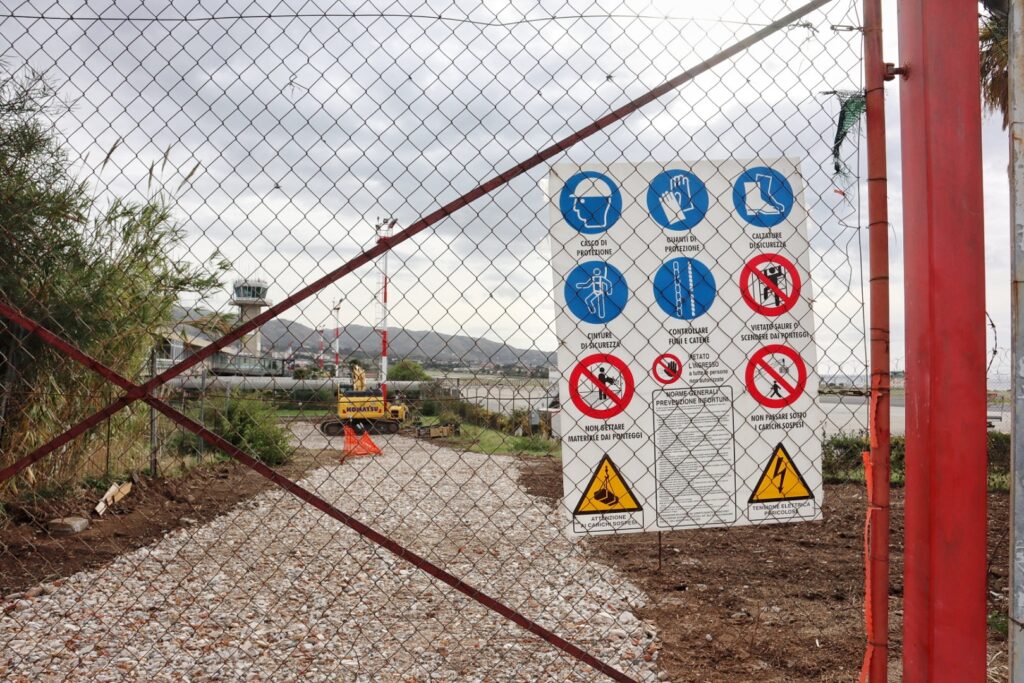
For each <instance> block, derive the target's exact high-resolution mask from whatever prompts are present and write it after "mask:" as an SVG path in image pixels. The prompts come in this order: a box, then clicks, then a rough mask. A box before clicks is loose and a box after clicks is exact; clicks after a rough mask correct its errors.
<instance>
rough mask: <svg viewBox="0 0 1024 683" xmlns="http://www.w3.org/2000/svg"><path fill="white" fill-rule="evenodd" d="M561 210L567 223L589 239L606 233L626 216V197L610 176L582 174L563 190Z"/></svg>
mask: <svg viewBox="0 0 1024 683" xmlns="http://www.w3.org/2000/svg"><path fill="white" fill-rule="evenodd" d="M559 208H560V209H561V211H562V216H563V217H564V218H565V221H566V222H567V223H568V224H569V225H570V226H571V227H572V228H574V229H576V230H578V231H580V232H582V233H584V234H588V235H593V234H596V233H599V232H604V231H605V230H607V229H608V228H610V227H612V226H613V225H614V224H615V221H617V220H618V219H619V214H620V213H621V212H622V195H621V194H620V193H619V188H618V187H616V185H615V183H614V182H613V181H612V180H611V178H609V177H608V176H606V175H604V174H603V173H599V172H597V171H580V172H579V173H577V174H576V175H574V176H572V177H571V178H569V179H568V180H567V181H566V182H565V185H563V186H562V192H561V198H560V199H559Z"/></svg>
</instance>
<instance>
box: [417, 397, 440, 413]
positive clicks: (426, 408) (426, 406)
mask: <svg viewBox="0 0 1024 683" xmlns="http://www.w3.org/2000/svg"><path fill="white" fill-rule="evenodd" d="M420 415H423V416H424V417H433V416H434V415H437V401H435V400H433V399H430V398H428V399H426V400H425V401H420Z"/></svg>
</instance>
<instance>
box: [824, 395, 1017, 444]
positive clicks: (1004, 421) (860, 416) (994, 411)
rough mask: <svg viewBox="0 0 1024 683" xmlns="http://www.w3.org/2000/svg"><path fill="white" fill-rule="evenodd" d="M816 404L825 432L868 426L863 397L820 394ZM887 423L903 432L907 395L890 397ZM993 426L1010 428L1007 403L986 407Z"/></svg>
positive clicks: (1004, 428) (1001, 429) (1002, 430)
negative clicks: (819, 408)
mask: <svg viewBox="0 0 1024 683" xmlns="http://www.w3.org/2000/svg"><path fill="white" fill-rule="evenodd" d="M818 402H819V405H820V406H821V410H822V413H823V419H822V423H823V424H822V427H823V429H824V430H825V432H826V433H828V434H834V433H836V432H855V431H858V430H863V429H867V425H868V402H867V398H865V397H863V396H832V395H828V396H820V397H819V399H818ZM889 414H890V422H891V429H892V433H893V434H906V431H907V409H906V397H905V396H903V395H900V396H893V400H892V407H891V410H890V413H889ZM988 415H989V419H990V421H991V422H992V429H994V430H996V431H1000V432H1003V433H1004V434H1008V433H1009V431H1010V409H1009V406H1007V405H1002V406H1000V405H990V406H989V407H988Z"/></svg>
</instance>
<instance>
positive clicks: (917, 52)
mask: <svg viewBox="0 0 1024 683" xmlns="http://www.w3.org/2000/svg"><path fill="white" fill-rule="evenodd" d="M899 37H900V55H901V58H902V59H903V62H904V63H903V65H902V66H903V68H905V69H906V70H907V72H906V73H905V74H904V75H903V79H902V82H901V85H900V106H901V116H900V118H901V123H902V127H901V137H902V148H903V149H902V155H903V219H904V238H903V243H904V259H905V262H906V266H905V281H906V338H907V342H906V343H907V485H906V527H905V528H906V554H905V575H904V623H903V630H904V653H903V679H904V680H905V681H907V682H908V683H918V682H920V683H924V682H928V683H945V682H949V683H954V682H956V683H961V682H962V681H984V680H985V676H986V673H985V669H986V658H985V644H986V634H985V628H986V625H985V566H986V564H985V561H986V557H985V545H986V544H985V532H986V525H985V512H986V465H985V460H986V456H985V411H986V395H985V277H984V274H985V254H984V234H983V219H982V211H983V204H982V184H981V183H982V175H981V94H980V83H979V75H978V74H979V66H978V61H979V60H978V7H977V4H976V3H970V2H929V1H928V0H902V1H901V2H900V3H899Z"/></svg>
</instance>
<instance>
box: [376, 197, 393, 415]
mask: <svg viewBox="0 0 1024 683" xmlns="http://www.w3.org/2000/svg"><path fill="white" fill-rule="evenodd" d="M396 223H398V219H397V218H390V217H388V218H384V219H380V218H378V219H377V225H376V226H374V227H375V229H376V230H377V243H378V244H380V243H381V242H386V241H387V240H388V239H390V238H391V234H392V230H394V227H395V224H396ZM389 251H390V250H389ZM379 288H380V323H379V325H378V327H377V331H378V332H379V333H380V379H379V381H380V393H381V398H382V399H383V401H384V407H385V408H386V407H387V405H388V251H385V252H384V254H383V255H382V256H381V260H380V280H379Z"/></svg>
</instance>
